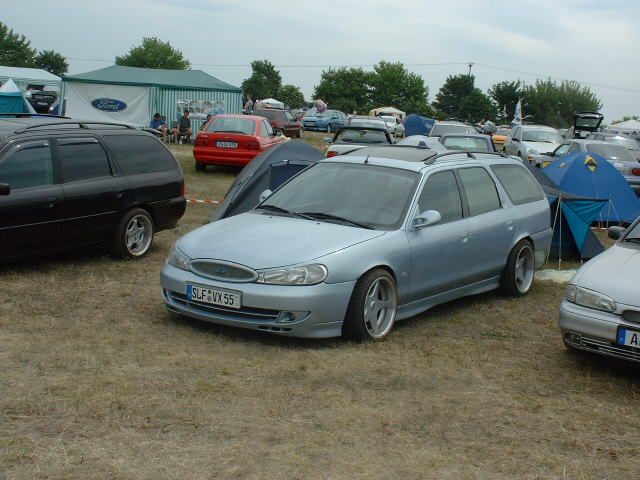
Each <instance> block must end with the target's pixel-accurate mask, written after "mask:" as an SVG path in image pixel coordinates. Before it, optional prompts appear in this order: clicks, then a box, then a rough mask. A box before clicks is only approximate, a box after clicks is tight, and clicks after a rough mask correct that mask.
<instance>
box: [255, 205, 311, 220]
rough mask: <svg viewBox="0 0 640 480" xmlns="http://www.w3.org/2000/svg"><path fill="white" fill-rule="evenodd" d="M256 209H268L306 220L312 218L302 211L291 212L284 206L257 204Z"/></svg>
mask: <svg viewBox="0 0 640 480" xmlns="http://www.w3.org/2000/svg"><path fill="white" fill-rule="evenodd" d="M258 209H262V210H269V211H270V212H278V213H286V214H289V215H293V216H296V217H300V218H304V219H306V220H314V219H313V218H311V217H310V216H307V215H305V214H304V213H298V212H292V211H291V210H287V209H286V208H282V207H278V206H276V205H258V206H257V207H256V210H258Z"/></svg>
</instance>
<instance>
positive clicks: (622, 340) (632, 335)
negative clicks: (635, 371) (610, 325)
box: [616, 327, 640, 348]
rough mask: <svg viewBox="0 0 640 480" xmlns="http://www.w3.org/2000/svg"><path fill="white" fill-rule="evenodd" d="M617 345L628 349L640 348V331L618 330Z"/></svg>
mask: <svg viewBox="0 0 640 480" xmlns="http://www.w3.org/2000/svg"><path fill="white" fill-rule="evenodd" d="M616 343H617V344H618V345H625V346H627V347H634V348H640V331H638V330H629V329H627V328H623V327H620V328H618V338H617V341H616Z"/></svg>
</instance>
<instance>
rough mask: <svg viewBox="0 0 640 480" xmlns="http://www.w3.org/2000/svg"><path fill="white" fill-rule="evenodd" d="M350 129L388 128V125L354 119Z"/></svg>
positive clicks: (350, 123)
mask: <svg viewBox="0 0 640 480" xmlns="http://www.w3.org/2000/svg"><path fill="white" fill-rule="evenodd" d="M349 126H350V127H364V128H387V124H386V123H385V122H383V121H382V122H381V121H375V120H362V119H360V118H354V119H352V120H351V121H350V122H349Z"/></svg>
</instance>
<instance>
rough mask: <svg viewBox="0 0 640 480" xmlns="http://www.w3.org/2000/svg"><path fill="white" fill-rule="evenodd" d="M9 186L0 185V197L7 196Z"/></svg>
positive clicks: (5, 184) (9, 190)
mask: <svg viewBox="0 0 640 480" xmlns="http://www.w3.org/2000/svg"><path fill="white" fill-rule="evenodd" d="M9 193H11V186H10V185H9V184H8V183H0V195H9Z"/></svg>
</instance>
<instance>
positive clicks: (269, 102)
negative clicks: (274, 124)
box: [260, 98, 284, 109]
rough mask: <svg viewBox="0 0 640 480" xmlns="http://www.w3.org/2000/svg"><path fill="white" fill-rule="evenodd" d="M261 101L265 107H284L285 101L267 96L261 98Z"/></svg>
mask: <svg viewBox="0 0 640 480" xmlns="http://www.w3.org/2000/svg"><path fill="white" fill-rule="evenodd" d="M260 103H262V106H263V107H269V108H282V109H284V103H282V102H280V101H278V100H276V99H275V98H265V99H264V100H260Z"/></svg>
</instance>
